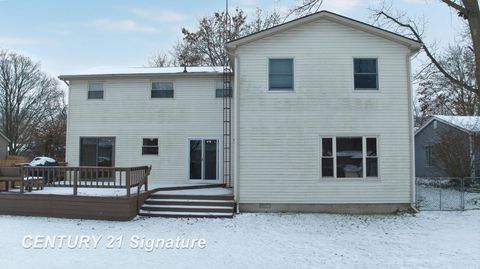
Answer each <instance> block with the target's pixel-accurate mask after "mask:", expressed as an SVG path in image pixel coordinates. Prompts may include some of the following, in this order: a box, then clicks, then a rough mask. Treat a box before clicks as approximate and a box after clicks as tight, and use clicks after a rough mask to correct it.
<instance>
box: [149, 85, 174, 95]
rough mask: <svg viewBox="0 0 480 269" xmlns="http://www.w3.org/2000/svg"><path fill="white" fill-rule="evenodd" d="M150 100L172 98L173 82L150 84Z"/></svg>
mask: <svg viewBox="0 0 480 269" xmlns="http://www.w3.org/2000/svg"><path fill="white" fill-rule="evenodd" d="M151 97H152V98H173V82H152V91H151Z"/></svg>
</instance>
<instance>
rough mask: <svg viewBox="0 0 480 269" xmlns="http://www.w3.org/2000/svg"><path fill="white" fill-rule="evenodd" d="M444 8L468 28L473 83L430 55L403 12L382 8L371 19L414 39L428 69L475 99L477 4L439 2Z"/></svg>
mask: <svg viewBox="0 0 480 269" xmlns="http://www.w3.org/2000/svg"><path fill="white" fill-rule="evenodd" d="M441 1H442V2H443V3H445V4H446V5H447V6H448V7H450V8H452V9H453V10H455V11H456V12H457V14H458V16H459V17H460V18H461V19H462V20H464V21H465V22H466V24H467V27H468V36H469V39H470V40H471V45H470V46H469V50H471V51H472V53H473V56H474V59H475V65H474V66H475V68H474V70H475V71H474V74H475V83H473V84H472V83H470V82H471V81H462V80H461V79H459V78H458V77H457V76H455V74H453V73H452V72H451V71H452V70H449V68H448V66H446V65H445V63H442V61H441V60H440V58H439V56H438V55H437V54H435V53H434V51H435V46H428V45H426V44H425V42H424V38H423V32H422V31H421V28H420V27H418V24H417V23H415V21H416V20H415V19H412V18H411V17H409V16H408V15H407V13H406V12H394V11H392V9H391V5H390V6H387V5H385V4H384V5H382V6H380V7H379V8H375V9H372V12H373V17H374V19H375V22H376V23H377V24H379V25H380V26H383V27H386V28H390V29H393V30H394V31H396V32H400V33H402V34H407V35H409V36H411V37H412V38H414V39H415V40H417V41H419V42H421V43H422V44H423V46H422V49H423V51H424V52H425V54H426V56H427V57H428V59H429V61H430V63H429V64H431V65H433V66H434V67H435V68H436V69H437V70H438V72H439V73H440V74H441V75H443V76H444V77H445V79H447V80H448V81H450V82H451V83H452V84H455V85H456V86H458V87H460V88H463V89H466V90H467V91H470V92H471V93H473V94H475V95H476V96H479V94H480V90H479V87H478V81H480V70H479V64H480V10H479V5H478V0H462V1H460V0H457V1H450V0H441ZM475 101H476V102H477V104H476V106H477V111H478V107H480V99H479V98H476V99H475Z"/></svg>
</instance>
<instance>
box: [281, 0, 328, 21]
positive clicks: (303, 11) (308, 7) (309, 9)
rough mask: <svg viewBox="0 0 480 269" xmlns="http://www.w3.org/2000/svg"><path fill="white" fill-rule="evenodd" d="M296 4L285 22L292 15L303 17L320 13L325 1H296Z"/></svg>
mask: <svg viewBox="0 0 480 269" xmlns="http://www.w3.org/2000/svg"><path fill="white" fill-rule="evenodd" d="M296 3H297V4H296V5H295V7H293V8H291V9H290V10H289V11H288V13H287V16H285V20H287V19H288V18H289V17H291V16H292V15H294V16H296V17H301V16H306V15H308V14H311V13H315V12H318V11H319V10H320V7H321V6H322V4H323V0H296Z"/></svg>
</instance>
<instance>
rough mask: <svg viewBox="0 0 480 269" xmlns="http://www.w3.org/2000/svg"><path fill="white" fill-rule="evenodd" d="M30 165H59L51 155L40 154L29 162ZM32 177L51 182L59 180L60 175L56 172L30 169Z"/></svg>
mask: <svg viewBox="0 0 480 269" xmlns="http://www.w3.org/2000/svg"><path fill="white" fill-rule="evenodd" d="M28 166H30V167H45V166H59V164H58V162H57V161H56V160H55V159H52V158H50V157H45V156H40V157H35V158H33V160H32V161H31V162H30V163H29V164H28ZM28 175H29V176H30V177H32V179H40V180H43V181H44V183H51V182H53V181H56V180H59V179H58V175H57V174H56V173H49V172H48V171H41V170H40V171H35V170H33V171H30V172H29V173H28Z"/></svg>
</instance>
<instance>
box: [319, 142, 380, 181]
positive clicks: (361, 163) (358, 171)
mask: <svg viewBox="0 0 480 269" xmlns="http://www.w3.org/2000/svg"><path fill="white" fill-rule="evenodd" d="M377 149H378V144H377V138H375V137H362V136H358V137H328V138H322V139H321V162H320V165H321V174H322V177H324V178H328V177H331V178H377V177H378V151H377Z"/></svg>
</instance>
